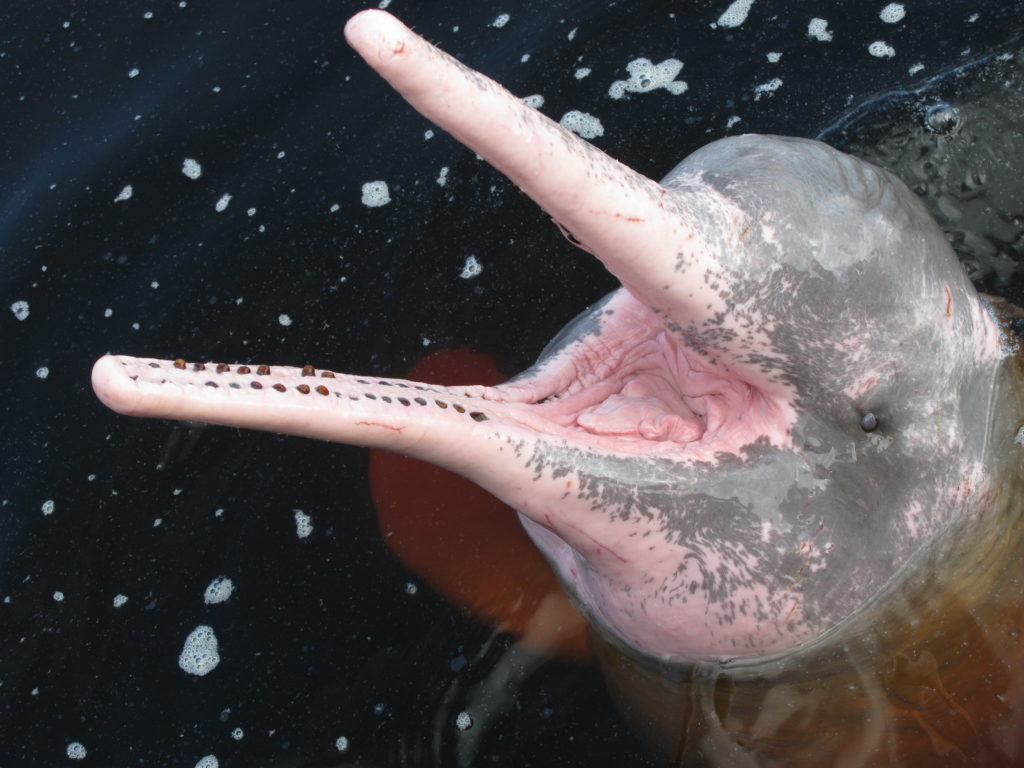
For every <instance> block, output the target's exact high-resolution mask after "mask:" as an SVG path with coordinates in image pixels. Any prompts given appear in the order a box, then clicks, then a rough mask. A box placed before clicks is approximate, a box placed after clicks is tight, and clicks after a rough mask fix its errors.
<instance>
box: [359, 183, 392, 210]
mask: <svg viewBox="0 0 1024 768" xmlns="http://www.w3.org/2000/svg"><path fill="white" fill-rule="evenodd" d="M362 200H363V205H365V206H366V207H367V208H380V207H381V206H382V205H387V204H388V203H390V202H391V193H390V191H389V190H388V183H387V182H386V181H368V182H366V183H365V184H363V198H362Z"/></svg>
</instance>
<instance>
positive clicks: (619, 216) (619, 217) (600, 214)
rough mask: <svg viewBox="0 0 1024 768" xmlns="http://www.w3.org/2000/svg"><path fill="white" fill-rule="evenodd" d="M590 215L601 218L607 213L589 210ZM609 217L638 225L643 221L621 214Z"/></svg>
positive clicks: (637, 217)
mask: <svg viewBox="0 0 1024 768" xmlns="http://www.w3.org/2000/svg"><path fill="white" fill-rule="evenodd" d="M590 213H592V214H594V215H595V216H603V215H605V214H607V213H608V211H595V210H591V211H590ZM611 215H612V216H613V217H615V218H616V219H624V220H625V221H630V222H633V223H634V224H639V223H641V222H643V221H645V219H643V218H642V217H640V216H625V215H623V214H621V213H613V214H611ZM556 223H557V222H556Z"/></svg>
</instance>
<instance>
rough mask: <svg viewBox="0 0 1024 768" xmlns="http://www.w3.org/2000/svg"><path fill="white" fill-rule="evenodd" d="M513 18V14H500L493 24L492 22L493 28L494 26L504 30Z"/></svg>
mask: <svg viewBox="0 0 1024 768" xmlns="http://www.w3.org/2000/svg"><path fill="white" fill-rule="evenodd" d="M511 18H512V15H511V14H508V13H500V14H498V16H497V17H496V18H495V19H494V21H492V22H491V26H492V27H497V28H498V29H501V28H502V27H504V26H505V25H506V24H508V21H509V19H511Z"/></svg>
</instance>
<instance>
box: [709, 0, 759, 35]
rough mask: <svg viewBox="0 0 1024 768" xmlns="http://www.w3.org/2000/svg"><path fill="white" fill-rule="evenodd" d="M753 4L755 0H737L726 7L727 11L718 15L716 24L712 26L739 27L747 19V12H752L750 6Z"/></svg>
mask: <svg viewBox="0 0 1024 768" xmlns="http://www.w3.org/2000/svg"><path fill="white" fill-rule="evenodd" d="M753 4H754V0H735V1H734V2H733V4H732V5H730V6H729V7H728V8H726V9H725V13H723V14H722V15H721V16H719V17H718V21H717V22H716V24H712V25H711V26H712V27H714V26H719V27H726V28H727V29H731V28H733V27H738V26H739V25H740V24H742V23H743V22H744V21H746V20H747V14H748V13H750V6H752V5H753Z"/></svg>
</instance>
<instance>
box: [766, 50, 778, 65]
mask: <svg viewBox="0 0 1024 768" xmlns="http://www.w3.org/2000/svg"><path fill="white" fill-rule="evenodd" d="M765 58H767V59H768V63H769V64H778V63H779V59H781V58H782V53H780V52H779V51H769V52H768V53H766V54H765Z"/></svg>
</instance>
